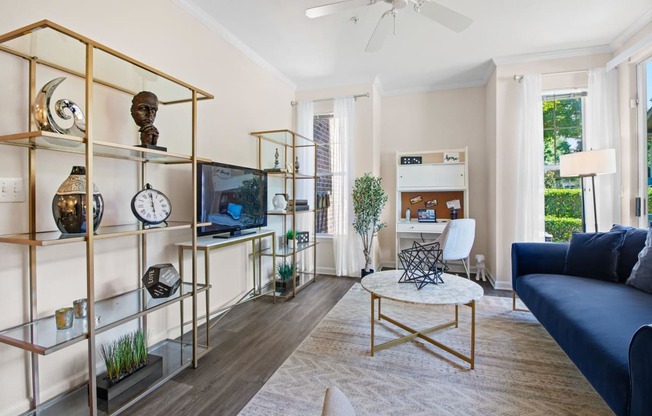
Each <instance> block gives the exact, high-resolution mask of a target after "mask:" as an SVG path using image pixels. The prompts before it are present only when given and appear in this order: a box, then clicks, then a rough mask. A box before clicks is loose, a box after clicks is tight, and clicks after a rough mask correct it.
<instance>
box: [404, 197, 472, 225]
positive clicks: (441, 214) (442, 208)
mask: <svg viewBox="0 0 652 416" xmlns="http://www.w3.org/2000/svg"><path fill="white" fill-rule="evenodd" d="M419 196H421V201H420V202H417V203H416V204H411V203H410V199H412V198H417V197H419ZM433 199H436V200H437V205H435V206H434V207H432V208H430V209H434V210H435V211H437V219H439V218H442V219H450V217H451V212H450V210H449V209H448V208H446V202H447V201H450V200H453V199H459V200H460V206H461V209H460V210H459V211H458V214H457V218H464V208H465V207H464V192H463V191H450V192H402V193H401V204H400V210H399V214H400V215H399V218H405V210H406V209H408V208H410V211H411V218H412V219H416V218H417V210H418V209H428V208H427V207H426V202H427V201H432V200H433Z"/></svg>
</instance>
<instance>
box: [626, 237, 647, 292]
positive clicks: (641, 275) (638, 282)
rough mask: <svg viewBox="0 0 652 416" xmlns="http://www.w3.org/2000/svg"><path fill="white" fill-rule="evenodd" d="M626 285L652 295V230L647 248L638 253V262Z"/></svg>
mask: <svg viewBox="0 0 652 416" xmlns="http://www.w3.org/2000/svg"><path fill="white" fill-rule="evenodd" d="M626 283H627V284H628V285H630V286H634V287H635V288H637V289H640V290H644V291H646V292H649V293H652V228H650V229H649V230H648V231H647V238H646V239H645V247H644V248H643V250H641V252H640V253H638V262H636V264H635V265H634V268H633V269H632V274H631V275H630V276H629V279H627V282H626Z"/></svg>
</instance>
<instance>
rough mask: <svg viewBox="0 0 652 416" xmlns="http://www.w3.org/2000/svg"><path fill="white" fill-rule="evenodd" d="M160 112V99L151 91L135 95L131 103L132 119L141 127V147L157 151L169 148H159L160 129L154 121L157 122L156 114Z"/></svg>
mask: <svg viewBox="0 0 652 416" xmlns="http://www.w3.org/2000/svg"><path fill="white" fill-rule="evenodd" d="M157 112H158V98H157V97H156V95H155V94H154V93H152V92H149V91H141V92H139V93H138V94H136V95H134V98H133V100H132V101H131V117H133V119H134V121H135V122H136V124H137V125H138V127H140V129H139V130H138V132H139V133H140V142H141V145H140V146H139V147H145V148H148V149H156V150H163V151H166V150H167V148H165V147H161V146H157V145H156V143H157V142H158V134H159V133H158V129H157V128H156V127H154V120H156V113H157Z"/></svg>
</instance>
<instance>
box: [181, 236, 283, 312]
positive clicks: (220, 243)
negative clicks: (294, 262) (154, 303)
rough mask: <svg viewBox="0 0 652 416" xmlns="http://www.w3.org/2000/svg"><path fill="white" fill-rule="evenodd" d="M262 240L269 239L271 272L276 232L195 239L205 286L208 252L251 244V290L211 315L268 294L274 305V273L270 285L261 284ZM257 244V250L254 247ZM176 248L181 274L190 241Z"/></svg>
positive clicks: (208, 272) (274, 268)
mask: <svg viewBox="0 0 652 416" xmlns="http://www.w3.org/2000/svg"><path fill="white" fill-rule="evenodd" d="M264 238H270V239H271V243H272V244H271V252H268V254H267V255H270V254H271V257H272V270H276V231H274V230H266V229H261V230H259V231H256V232H255V233H251V234H245V235H241V236H236V237H230V238H214V237H213V236H205V237H198V238H197V251H198V252H200V251H202V252H204V273H205V279H206V284H210V275H211V260H210V258H211V257H210V252H211V251H213V250H217V249H220V248H224V247H229V246H232V245H236V244H243V243H246V242H251V248H252V250H251V252H252V253H253V255H252V262H253V288H252V289H251V290H249V291H248V292H247V293H245V294H244V295H243V296H242V297H241V298H240V299H239V300H238V301H237V302H235V303H234V304H232V305H229V306H227V307H226V308H222V309H221V310H220V311H212V312H211V313H212V314H215V313H216V312H224V311H226V310H229V309H231V308H232V307H233V306H235V305H237V304H239V303H242V302H246V301H249V300H253V299H256V298H258V297H260V296H263V295H267V294H270V293H271V295H272V296H273V299H274V302H275V303H276V292H275V291H274V288H275V286H276V273H275V272H274V273H272V284H271V285H267V286H265V287H264V286H263V283H262V276H263V272H262V258H261V249H260V247H261V243H262V240H263V239H264ZM256 243H258V248H257V247H256ZM176 246H178V248H179V269H180V272H181V273H183V257H184V255H183V254H184V251H185V250H192V241H184V242H182V243H176Z"/></svg>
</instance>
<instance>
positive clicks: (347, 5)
mask: <svg viewBox="0 0 652 416" xmlns="http://www.w3.org/2000/svg"><path fill="white" fill-rule="evenodd" d="M379 2H385V3H387V4H390V5H391V6H392V8H391V9H389V10H387V11H386V12H385V13H383V15H382V16H381V17H380V20H379V21H378V23H377V24H376V28H375V29H374V33H373V34H372V35H371V38H370V39H369V42H368V43H367V47H366V48H365V52H377V51H379V50H380V49H381V48H382V46H383V43H385V38H387V35H388V34H389V32H390V31H392V30H394V33H395V30H396V14H397V12H398V10H400V9H403V8H405V7H406V6H407V5H408V4H412V5H413V6H414V11H415V12H417V13H419V14H421V15H423V16H426V17H428V18H430V19H432V20H434V21H436V22H437V23H440V24H442V25H444V26H446V27H447V28H449V29H451V30H452V31H454V32H458V33H459V32H462V31H463V30H465V29H466V28H467V27H469V26H470V25H471V23H472V22H473V20H471V18H469V17H467V16H464V15H463V14H460V13H458V12H456V11H454V10H451V9H449V8H448V7H445V6H442V5H441V4H439V3H435V2H434V1H432V0H344V1H340V2H337V3H331V4H325V5H323V6H317V7H311V8H309V9H307V10H306V16H308V17H309V18H311V19H314V18H316V17H322V16H326V15H329V14H333V13H337V12H340V11H344V10H349V9H352V8H356V7H362V6H371V5H373V4H376V3H379Z"/></svg>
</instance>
